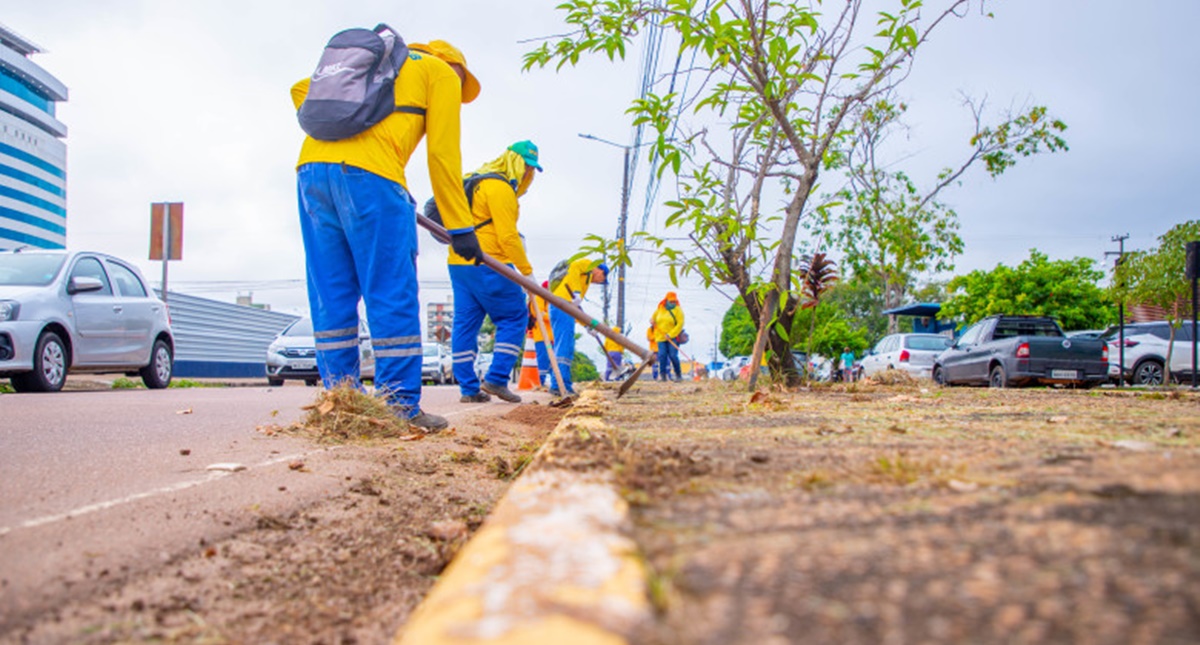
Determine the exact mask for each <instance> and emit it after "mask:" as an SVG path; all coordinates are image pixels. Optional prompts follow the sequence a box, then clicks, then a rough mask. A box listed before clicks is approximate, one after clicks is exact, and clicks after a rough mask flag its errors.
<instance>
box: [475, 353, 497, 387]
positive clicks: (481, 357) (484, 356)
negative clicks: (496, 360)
mask: <svg viewBox="0 0 1200 645" xmlns="http://www.w3.org/2000/svg"><path fill="white" fill-rule="evenodd" d="M492 357H493V354H492V352H479V354H478V355H476V356H475V377H476V378H478V379H479V380H480V381H482V380H483V377H484V376H486V375H487V373H488V370H490V369H492Z"/></svg>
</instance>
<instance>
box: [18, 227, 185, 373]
mask: <svg viewBox="0 0 1200 645" xmlns="http://www.w3.org/2000/svg"><path fill="white" fill-rule="evenodd" d="M174 357H175V337H174V335H173V334H172V332H171V323H170V321H169V320H168V317H167V307H166V305H165V304H163V302H162V301H161V300H159V299H158V297H157V296H155V295H154V292H153V291H152V290H151V289H150V288H149V287H148V286H147V285H146V281H145V279H144V278H142V274H141V273H140V272H139V271H138V270H137V268H136V267H134V266H133V265H132V264H129V263H127V262H125V261H124V260H121V259H119V258H116V257H113V256H111V255H107V254H104V253H95V252H90V251H89V252H80V251H70V252H69V251H61V250H52V251H51V250H17V251H3V252H0V376H7V377H9V379H10V381H11V382H12V387H13V389H14V390H16V391H18V392H57V391H58V390H61V389H62V387H63V384H64V383H65V382H66V380H67V374H68V373H85V372H86V373H93V374H102V373H124V374H126V375H127V376H141V377H142V382H143V383H145V384H146V387H148V388H151V389H161V388H165V387H167V386H168V385H170V383H171V375H172V373H173V370H174V366H175V358H174Z"/></svg>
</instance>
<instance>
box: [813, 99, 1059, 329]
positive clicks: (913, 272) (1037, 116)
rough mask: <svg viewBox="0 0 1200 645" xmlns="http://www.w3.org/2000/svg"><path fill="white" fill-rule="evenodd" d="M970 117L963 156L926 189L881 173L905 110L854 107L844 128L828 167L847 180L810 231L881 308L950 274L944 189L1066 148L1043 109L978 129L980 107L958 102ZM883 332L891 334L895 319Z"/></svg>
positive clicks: (888, 102)
mask: <svg viewBox="0 0 1200 645" xmlns="http://www.w3.org/2000/svg"><path fill="white" fill-rule="evenodd" d="M965 103H966V105H967V106H968V107H969V108H970V110H971V114H972V116H973V117H974V121H975V128H974V132H973V133H972V134H971V137H970V140H969V153H968V154H966V155H965V157H964V159H962V160H961V161H959V162H958V164H957V165H956V166H953V167H947V168H945V169H943V170H942V171H941V172H940V173H939V174H938V176H937V180H936V181H935V182H934V183H933V185H931V186H928V187H921V186H919V185H918V183H917V182H916V181H914V180H913V179H912V178H911V177H909V175H908V174H906V173H905V172H903V171H891V170H888V167H889V164H888V163H887V161H886V159H884V158H883V153H882V150H881V149H882V148H883V147H884V144H885V142H887V140H888V139H889V137H890V135H891V134H892V133H893V132H894V131H895V130H897V129H899V128H900V127H901V117H902V116H903V114H904V112H905V111H906V110H907V109H908V107H907V106H906V105H905V104H904V103H902V102H900V101H898V100H896V99H895V98H893V97H890V96H889V97H883V98H881V99H879V100H878V101H875V102H874V103H871V104H865V105H858V106H856V107H855V109H857V110H859V111H860V112H861V114H859V115H858V117H857V118H856V119H853V120H852V121H851V123H852V124H853V125H854V126H855V131H854V134H853V136H851V137H847V138H846V139H844V140H843V143H844V147H843V149H840V150H838V151H837V154H835V155H831V156H832V158H833V159H835V160H836V162H835V163H834V164H831V165H834V166H835V167H838V168H842V169H844V171H845V174H846V176H847V182H846V185H845V187H844V188H842V189H841V190H839V191H837V193H836V195H835V196H834V199H836V200H837V201H835V202H833V203H832V204H830V205H828V206H827V207H823V208H820V209H818V210H817V216H816V218H815V219H813V220H811V221H810V222H809V227H810V228H811V229H813V230H814V231H815V232H817V233H818V234H820V235H821V236H822V237H823V239H824V241H825V244H826V246H828V247H830V248H837V249H839V250H841V251H842V252H844V253H845V254H846V257H845V260H844V261H843V264H844V265H845V266H848V267H850V268H851V269H852V270H853V271H854V273H855V274H856V275H871V276H873V277H875V278H877V279H878V280H879V281H880V283H881V284H882V288H883V294H882V295H883V309H894V308H896V307H899V306H900V305H901V304H903V302H904V300H905V297H906V295H907V294H908V292H909V291H910V289H911V288H912V287H913V283H914V281H915V280H916V277H917V275H918V274H921V273H924V272H926V271H935V272H939V273H941V272H946V271H952V270H953V269H954V257H955V256H956V255H958V254H960V253H962V251H963V242H962V238H960V237H959V235H958V215H957V214H956V213H955V212H954V210H953V209H951V208H950V207H948V206H947V205H946V204H944V203H942V202H940V201H939V200H938V197H939V195H940V194H941V193H942V192H943V191H944V190H946V189H947V188H948V187H950V186H953V185H957V184H958V183H959V181H960V180H961V178H962V176H963V175H964V174H965V173H966V172H967V171H968V170H969V169H970V168H971V167H972V166H974V165H976V164H978V163H980V162H982V163H983V164H984V166H985V167H986V170H987V172H988V174H989V175H991V176H992V178H993V179H994V178H996V177H998V176H999V175H1000V174H1001V173H1003V172H1004V171H1005V170H1007V169H1008V168H1010V167H1012V166H1013V165H1015V164H1016V163H1017V157H1018V156H1022V157H1028V156H1030V155H1034V154H1038V153H1041V152H1055V151H1058V150H1065V149H1066V148H1067V144H1066V141H1065V140H1063V138H1062V137H1061V136H1059V134H1058V133H1061V132H1063V131H1064V130H1066V125H1065V124H1064V123H1063V122H1062V121H1059V120H1057V119H1052V118H1049V117H1047V116H1046V108H1045V107H1040V106H1039V107H1033V108H1030V109H1028V110H1027V111H1022V112H1021V113H1019V114H1017V115H1015V116H1014V115H1012V114H1008V115H1005V119H1004V121H1003V122H1001V123H1000V124H998V125H993V126H989V125H986V124H984V116H983V113H984V104H983V102H980V103H979V104H976V103H974V102H973V101H971V100H970V99H967V100H965ZM887 331H888V333H895V332H896V331H897V327H896V323H895V319H891V320H889V321H888V330H887Z"/></svg>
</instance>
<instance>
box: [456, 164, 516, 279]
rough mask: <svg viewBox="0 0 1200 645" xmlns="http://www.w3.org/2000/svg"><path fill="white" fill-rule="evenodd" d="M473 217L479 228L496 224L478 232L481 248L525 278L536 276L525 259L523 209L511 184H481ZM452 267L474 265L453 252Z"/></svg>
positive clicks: (476, 233) (477, 190) (477, 192)
mask: <svg viewBox="0 0 1200 645" xmlns="http://www.w3.org/2000/svg"><path fill="white" fill-rule="evenodd" d="M471 217H472V218H473V219H472V221H473V223H474V225H476V226H477V225H479V224H482V223H483V222H486V221H487V220H488V219H491V220H492V222H491V223H490V224H488V225H487V226H481V227H479V228H477V229H475V236H476V237H477V238H478V239H479V248H481V249H483V252H484V253H487V254H488V255H490V256H492V257H493V258H496V259H497V260H499V261H501V262H504V263H505V264H512V265H513V266H515V267H516V268H517V271H520V272H521V275H531V274H533V266H532V265H530V264H529V258H528V256H526V255H525V243H524V242H523V241H522V240H521V234H520V233H518V232H517V219H518V218H520V206H519V205H518V204H517V194H516V192H515V191H514V190H513V187H512V185H511V184H509V183H508V182H506V181H504V180H502V179H484V180H483V181H480V182H479V183H478V184H477V185H476V187H475V196H474V198H473V203H472V206H471ZM449 263H450V264H474V262H473V261H471V260H467V259H465V258H463V257H462V256H460V255H459V254H457V253H455V252H454V251H453V250H451V251H450V259H449Z"/></svg>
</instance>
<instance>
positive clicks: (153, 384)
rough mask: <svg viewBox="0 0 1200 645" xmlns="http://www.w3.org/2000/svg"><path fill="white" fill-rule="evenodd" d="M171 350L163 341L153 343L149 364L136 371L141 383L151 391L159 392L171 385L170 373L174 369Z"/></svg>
mask: <svg viewBox="0 0 1200 645" xmlns="http://www.w3.org/2000/svg"><path fill="white" fill-rule="evenodd" d="M174 364H175V363H174V360H173V358H172V356H171V348H170V347H168V346H167V342H166V341H165V340H156V341H154V349H153V350H152V351H151V352H150V364H149V365H147V366H145V367H143V368H142V369H141V370H139V371H138V374H141V376H142V382H143V383H145V384H146V387H147V388H149V389H151V390H161V389H163V388H165V387H167V386H168V385H170V384H171V373H172V368H173V367H174Z"/></svg>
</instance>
